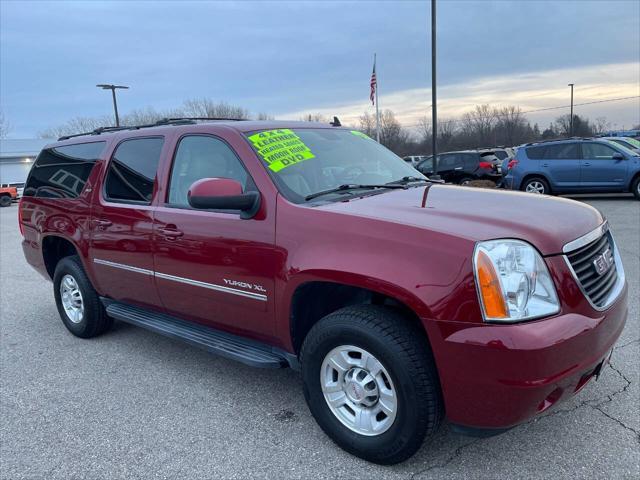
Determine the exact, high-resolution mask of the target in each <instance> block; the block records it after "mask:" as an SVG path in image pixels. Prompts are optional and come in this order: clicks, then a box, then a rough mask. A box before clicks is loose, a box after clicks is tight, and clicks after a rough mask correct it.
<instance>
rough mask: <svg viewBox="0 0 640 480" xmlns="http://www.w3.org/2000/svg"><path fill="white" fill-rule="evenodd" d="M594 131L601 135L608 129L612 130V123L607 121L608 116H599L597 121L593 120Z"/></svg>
mask: <svg viewBox="0 0 640 480" xmlns="http://www.w3.org/2000/svg"><path fill="white" fill-rule="evenodd" d="M592 128H593V133H594V134H595V135H599V134H601V133H605V132H606V131H608V130H611V123H609V122H607V117H598V118H596V121H595V122H593V127H592Z"/></svg>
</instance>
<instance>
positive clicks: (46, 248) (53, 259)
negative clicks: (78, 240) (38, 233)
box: [42, 235, 86, 280]
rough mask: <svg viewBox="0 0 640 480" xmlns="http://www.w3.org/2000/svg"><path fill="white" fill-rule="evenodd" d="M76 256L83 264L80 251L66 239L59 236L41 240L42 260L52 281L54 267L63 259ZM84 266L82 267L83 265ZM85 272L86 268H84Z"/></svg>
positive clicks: (46, 237) (48, 236)
mask: <svg viewBox="0 0 640 480" xmlns="http://www.w3.org/2000/svg"><path fill="white" fill-rule="evenodd" d="M73 255H78V256H79V257H80V262H81V263H83V264H84V261H83V259H82V255H80V249H79V248H78V246H77V245H76V244H75V243H74V242H73V241H71V240H69V239H68V238H65V237H63V236H61V235H47V236H45V237H44V238H43V239H42V260H43V261H44V266H45V269H46V270H47V273H48V274H49V277H50V278H51V279H52V280H53V274H54V272H55V270H56V265H58V263H59V262H60V260H62V259H63V258H65V257H70V256H73ZM83 266H84V265H83ZM85 271H86V268H85Z"/></svg>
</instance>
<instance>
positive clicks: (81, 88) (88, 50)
mask: <svg viewBox="0 0 640 480" xmlns="http://www.w3.org/2000/svg"><path fill="white" fill-rule="evenodd" d="M0 9H1V10H0V22H1V23H0V42H1V45H0V49H1V50H0V54H1V55H0V62H1V63H0V103H1V105H2V110H3V112H4V115H5V117H6V118H7V119H8V120H9V121H10V123H11V126H12V130H11V137H14V138H26V137H33V136H36V135H37V134H38V132H40V131H42V130H44V129H45V128H47V127H49V126H53V125H57V124H60V123H64V122H65V121H66V120H68V119H70V118H72V117H76V116H98V115H104V114H110V113H112V110H111V109H112V106H111V99H110V97H109V93H108V92H106V91H102V90H99V89H97V88H96V87H95V84H97V83H120V84H124V85H129V86H130V87H131V89H130V90H128V91H124V92H122V93H120V94H119V106H120V110H121V111H122V112H123V113H126V112H127V111H130V110H133V109H139V108H145V107H148V106H151V107H154V108H156V109H165V108H171V107H175V106H178V105H180V104H181V103H182V101H183V100H184V99H187V98H194V97H210V98H212V99H214V100H224V101H227V102H230V103H233V104H237V105H240V106H243V107H245V108H247V109H249V110H250V111H251V112H254V113H255V112H267V113H269V114H271V115H274V116H275V117H276V118H293V119H298V118H299V117H300V116H301V115H302V114H303V113H305V112H310V113H315V112H319V113H324V114H327V115H328V114H331V115H332V114H334V113H336V114H339V115H340V116H341V118H343V121H345V120H346V121H356V119H357V117H358V115H361V114H362V112H364V111H367V110H368V111H370V112H373V108H372V107H371V104H370V103H368V95H369V85H368V84H369V77H370V75H371V67H372V60H373V58H372V57H373V53H374V52H377V54H378V67H377V72H378V79H379V84H380V85H379V88H380V106H381V108H391V109H393V110H394V111H395V112H396V114H397V115H398V117H399V118H400V120H401V121H402V122H403V123H404V124H405V125H415V124H416V123H417V122H418V120H419V118H420V117H421V116H424V115H425V113H429V105H430V104H431V98H430V95H431V93H430V88H429V87H430V82H431V67H430V56H429V55H430V48H431V47H430V29H429V26H430V6H429V2H427V1H404V2H403V1H394V2H382V1H379V2H369V1H361V2H348V3H347V2H337V1H336V2H333V1H323V2H320V1H308V2H266V1H265V2H205V1H200V2H185V1H183V2H171V1H162V2H131V1H129V2H124V1H123V2H116V1H112V2H99V1H85V2H80V1H74V2H71V1H69V2H51V1H47V2H28V1H8V0H2V1H0ZM437 20H438V55H439V57H438V82H439V83H438V84H439V92H440V95H439V101H438V106H439V112H440V114H441V115H442V116H444V117H446V116H448V117H451V118H455V117H456V116H459V115H460V114H461V113H463V112H464V111H465V110H467V109H469V108H471V107H473V105H475V104H478V103H491V104H494V105H496V106H500V105H505V104H516V105H519V106H521V107H522V109H523V110H525V111H528V110H535V109H540V108H548V107H554V106H562V105H568V103H569V89H568V87H567V86H566V85H567V83H569V82H574V83H575V84H576V90H575V102H576V103H585V102H592V101H598V100H605V99H612V98H620V97H631V96H636V97H637V96H640V2H638V1H637V0H629V1H602V2H601V1H577V0H576V1H520V0H519V1H446V0H440V1H439V2H438V17H437ZM576 112H577V113H579V114H585V115H589V116H591V117H593V118H595V117H597V116H606V117H607V119H608V120H609V121H610V122H611V123H612V126H617V128H622V127H623V126H626V127H627V128H629V127H631V125H632V124H637V123H639V122H640V101H639V100H638V98H635V99H631V100H625V101H619V102H610V103H602V104H596V105H592V106H584V107H576ZM562 113H568V110H567V112H565V111H561V110H559V111H550V112H549V111H547V112H539V113H532V114H530V115H529V118H530V120H531V121H532V122H539V123H540V124H541V125H543V126H544V125H546V124H547V123H548V122H549V121H550V120H552V119H553V118H555V117H556V116H558V115H559V114H562Z"/></svg>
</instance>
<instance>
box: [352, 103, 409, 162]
mask: <svg viewBox="0 0 640 480" xmlns="http://www.w3.org/2000/svg"><path fill="white" fill-rule="evenodd" d="M360 130H362V131H363V132H364V133H366V134H367V135H369V136H370V137H371V138H376V117H375V116H374V115H371V114H370V113H368V112H365V113H364V114H363V115H362V116H361V117H360ZM410 140H411V138H410V135H409V132H407V131H406V130H405V129H404V128H402V125H400V122H398V120H397V119H396V116H395V114H394V113H393V112H392V111H391V110H385V111H383V112H381V113H380V143H381V144H382V145H384V146H385V147H387V148H388V149H390V150H392V151H394V152H395V153H397V154H399V155H400V154H403V153H405V150H406V147H407V144H408V143H409V142H410Z"/></svg>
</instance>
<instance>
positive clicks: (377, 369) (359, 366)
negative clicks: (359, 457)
mask: <svg viewBox="0 0 640 480" xmlns="http://www.w3.org/2000/svg"><path fill="white" fill-rule="evenodd" d="M320 384H321V386H322V393H323V394H324V399H325V400H326V402H327V405H328V406H329V409H330V410H331V413H333V414H334V415H335V417H336V418H337V419H338V420H340V422H341V423H342V424H343V425H344V426H345V427H347V428H348V429H350V430H352V431H354V432H356V433H359V434H360V435H366V436H376V435H380V434H382V433H384V432H386V431H387V430H388V429H389V428H390V427H391V425H393V421H394V420H395V418H396V414H397V410H398V396H397V393H396V389H395V387H394V385H393V381H392V380H391V376H390V375H389V373H388V372H387V370H386V368H385V367H384V366H383V365H382V363H381V362H380V361H379V360H378V359H377V358H376V357H375V356H374V355H372V354H371V353H369V352H367V351H366V350H364V349H362V348H359V347H355V346H352V345H342V346H339V347H336V348H334V349H333V350H331V351H330V352H329V353H328V354H327V355H326V356H325V358H324V361H323V362H322V368H321V370H320Z"/></svg>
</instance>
